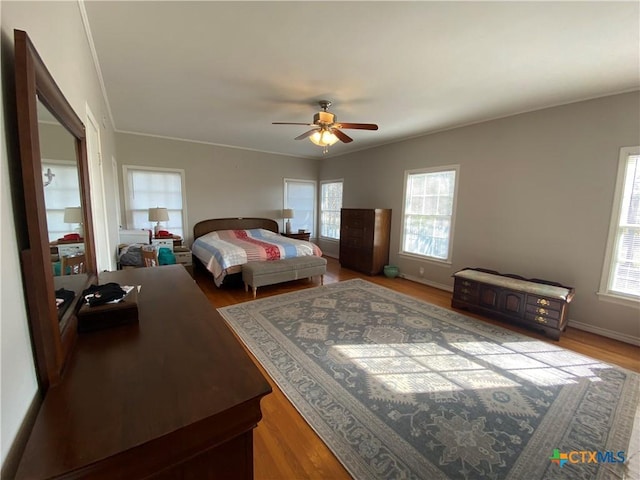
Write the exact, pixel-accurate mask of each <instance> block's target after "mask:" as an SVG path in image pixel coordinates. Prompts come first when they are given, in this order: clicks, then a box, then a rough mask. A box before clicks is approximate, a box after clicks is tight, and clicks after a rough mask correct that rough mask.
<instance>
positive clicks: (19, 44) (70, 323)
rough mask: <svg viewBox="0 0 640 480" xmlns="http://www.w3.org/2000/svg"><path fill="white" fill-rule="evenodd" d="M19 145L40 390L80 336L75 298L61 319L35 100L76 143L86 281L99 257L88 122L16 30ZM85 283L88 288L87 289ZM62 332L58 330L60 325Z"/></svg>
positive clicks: (25, 265) (25, 266)
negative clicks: (92, 210) (90, 169)
mask: <svg viewBox="0 0 640 480" xmlns="http://www.w3.org/2000/svg"><path fill="white" fill-rule="evenodd" d="M14 42H15V43H14V48H15V79H16V110H17V121H18V144H19V147H20V159H21V165H22V183H23V189H24V200H25V210H26V212H25V214H26V224H27V231H28V232H27V233H28V243H29V245H28V248H27V249H25V250H23V251H22V252H21V260H22V262H21V263H22V271H23V279H24V285H25V290H26V296H27V306H28V318H29V326H30V331H31V338H32V342H33V349H34V358H35V363H36V374H37V376H38V383H39V386H40V390H41V391H42V392H45V391H46V390H47V389H48V388H49V387H50V386H54V385H56V384H57V383H58V382H59V381H60V379H61V376H62V372H63V369H64V366H65V364H66V362H67V360H68V358H69V354H70V353H71V350H72V349H73V346H74V344H75V340H76V338H77V317H76V315H75V312H76V310H77V308H76V307H77V301H78V298H79V297H80V295H76V298H75V299H74V303H72V304H71V305H70V306H69V308H68V309H67V311H66V313H65V315H64V317H66V316H67V315H68V316H69V318H67V319H66V321H65V318H63V319H62V321H61V322H60V323H59V319H58V312H57V307H56V301H55V286H54V277H53V268H52V264H51V254H50V244H49V233H48V229H47V217H46V207H45V200H44V183H43V176H42V161H41V156H40V137H39V130H38V113H37V103H38V101H40V102H41V103H42V104H43V105H44V106H45V107H46V108H47V109H48V110H49V111H50V112H51V113H52V115H53V116H54V117H55V118H56V119H57V120H58V121H59V122H60V124H61V125H62V126H63V127H64V128H65V129H66V130H68V131H69V133H71V135H72V136H73V138H74V142H75V150H76V158H77V161H78V177H79V179H78V180H79V183H80V199H81V204H82V207H83V209H82V210H83V214H84V225H85V231H84V243H85V256H86V271H87V284H86V286H88V285H89V284H90V283H95V279H96V255H95V245H94V238H93V223H92V215H91V202H90V198H91V197H90V190H89V169H88V163H87V146H86V138H85V128H84V124H83V123H82V121H81V120H80V118H79V117H78V116H77V115H76V113H75V111H74V110H73V108H72V107H71V105H70V104H69V102H68V101H67V99H66V98H65V96H64V95H63V93H62V91H61V90H60V88H59V87H58V85H57V84H56V82H55V80H54V79H53V77H52V76H51V74H50V73H49V70H48V69H47V67H46V65H45V64H44V62H43V61H42V59H41V58H40V55H39V54H38V52H37V50H36V49H35V47H34V46H33V44H32V43H31V40H30V39H29V36H28V35H27V33H26V32H24V31H22V30H14ZM86 286H85V288H86ZM59 325H63V330H62V331H60V326H59Z"/></svg>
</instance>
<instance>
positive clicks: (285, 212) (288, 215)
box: [282, 208, 293, 233]
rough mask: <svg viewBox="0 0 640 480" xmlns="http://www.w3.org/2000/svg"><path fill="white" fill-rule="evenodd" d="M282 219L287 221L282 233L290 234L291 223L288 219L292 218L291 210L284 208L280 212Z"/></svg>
mask: <svg viewBox="0 0 640 480" xmlns="http://www.w3.org/2000/svg"><path fill="white" fill-rule="evenodd" d="M282 218H286V219H287V223H286V225H285V230H284V231H285V232H286V233H291V222H290V221H289V219H291V218H293V209H291V208H285V209H284V210H282Z"/></svg>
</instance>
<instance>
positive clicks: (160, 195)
mask: <svg viewBox="0 0 640 480" xmlns="http://www.w3.org/2000/svg"><path fill="white" fill-rule="evenodd" d="M123 171H124V178H125V180H126V182H125V208H126V215H127V226H128V228H130V229H142V228H153V226H154V225H153V223H152V222H149V208H152V207H165V208H166V209H167V211H168V213H169V221H168V222H164V223H163V224H161V225H162V226H163V227H164V229H166V230H169V231H170V232H171V233H173V234H174V235H180V236H181V237H183V238H184V214H185V205H186V202H185V200H184V170H177V169H168V168H167V169H163V168H148V167H134V166H131V165H125V166H124V167H123Z"/></svg>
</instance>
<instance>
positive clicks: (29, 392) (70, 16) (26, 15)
mask: <svg viewBox="0 0 640 480" xmlns="http://www.w3.org/2000/svg"><path fill="white" fill-rule="evenodd" d="M0 9H1V14H2V17H1V36H2V37H1V40H2V41H1V44H2V85H3V89H2V104H3V106H4V110H3V118H2V122H0V124H1V126H2V133H1V135H0V138H1V143H0V145H1V149H0V152H1V153H2V160H1V169H0V175H1V176H0V186H1V188H2V190H1V192H2V193H1V202H2V203H1V205H0V213H1V217H0V218H1V221H2V225H3V229H2V235H1V236H0V239H1V241H2V248H0V279H1V280H0V281H1V282H2V285H1V286H2V307H1V314H2V316H1V317H0V327H1V336H2V338H1V341H2V357H1V358H2V369H1V375H2V377H1V379H0V390H1V392H2V395H1V402H2V403H1V405H0V407H1V422H0V424H1V431H0V442H1V445H0V455H1V461H2V463H3V464H4V461H5V459H6V456H7V452H8V451H9V449H10V448H11V446H12V443H13V441H14V438H15V435H16V432H17V430H18V428H19V426H20V424H21V422H22V421H23V418H24V415H25V413H26V411H27V408H28V407H29V405H30V403H31V401H32V399H33V398H34V396H35V394H36V391H37V382H36V375H35V370H34V364H33V356H32V353H31V344H30V340H29V335H28V328H27V313H26V302H25V299H24V294H23V285H22V274H21V270H20V264H19V252H20V249H22V248H25V247H26V245H25V244H24V242H25V238H26V237H25V234H24V232H25V231H26V226H25V225H24V219H23V218H19V217H20V215H19V212H20V210H21V208H22V207H21V205H20V203H19V202H22V198H21V197H20V195H21V187H20V178H19V177H18V176H17V175H16V171H19V162H20V159H19V157H18V155H19V152H18V146H17V131H16V120H15V86H14V82H13V76H14V71H13V30H14V29H19V30H24V31H26V32H27V34H28V35H29V37H30V38H31V41H32V42H33V44H34V45H35V47H36V49H37V50H38V52H39V54H40V56H41V57H42V59H43V60H44V63H45V64H46V65H47V67H48V69H49V71H50V72H51V74H52V76H53V78H54V79H55V80H56V82H57V84H58V86H59V87H60V89H61V90H62V92H63V93H64V94H65V96H66V98H67V100H68V101H69V103H70V104H71V106H72V107H73V108H74V110H75V112H76V114H77V115H78V116H79V117H80V118H81V119H82V120H83V121H85V117H86V114H85V111H86V105H87V104H88V105H89V106H90V108H91V110H92V111H93V113H94V114H95V115H96V116H99V117H100V118H103V117H104V116H106V112H107V109H106V105H105V103H104V100H103V97H102V92H101V90H100V83H99V81H98V77H97V74H96V71H95V68H94V65H93V61H92V57H91V51H90V48H89V44H88V41H87V37H86V34H85V30H84V27H83V24H82V18H81V10H80V7H79V4H78V3H77V2H71V1H65V2H21V1H18V2H13V1H4V0H3V1H2V2H1V3H0ZM102 128H103V131H102V132H101V135H102V141H103V154H104V158H111V156H112V155H113V154H114V152H115V149H114V147H113V145H114V141H113V130H112V128H111V127H110V124H109V122H107V123H106V124H105V125H103V126H102ZM105 174H106V178H105V183H106V185H107V189H108V191H109V192H113V191H114V183H113V178H112V174H111V168H110V165H109V166H108V168H106V169H105ZM111 194H112V195H113V193H111ZM14 202H18V203H17V204H15V205H14ZM16 212H17V214H18V216H16ZM108 215H109V217H110V218H113V222H114V225H115V218H116V209H115V206H114V207H113V208H111V209H110V210H109V212H108ZM13 226H15V228H12V227H13ZM112 236H113V242H112V243H113V244H114V245H115V244H116V242H117V230H116V229H114V231H113V232H112Z"/></svg>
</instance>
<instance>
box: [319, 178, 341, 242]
mask: <svg viewBox="0 0 640 480" xmlns="http://www.w3.org/2000/svg"><path fill="white" fill-rule="evenodd" d="M341 208H342V180H328V181H324V182H321V183H320V236H321V237H324V238H335V239H339V238H340V209H341Z"/></svg>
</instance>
